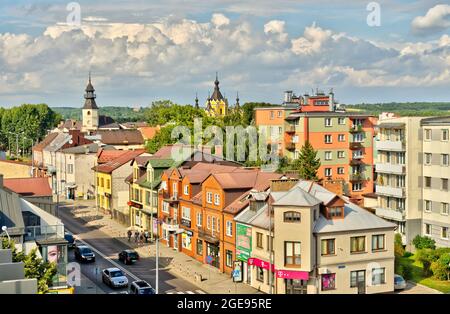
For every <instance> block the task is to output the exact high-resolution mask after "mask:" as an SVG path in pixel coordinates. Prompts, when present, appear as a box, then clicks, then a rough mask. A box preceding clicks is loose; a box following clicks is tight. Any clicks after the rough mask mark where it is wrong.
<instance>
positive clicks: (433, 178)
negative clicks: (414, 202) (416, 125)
mask: <svg viewBox="0 0 450 314" xmlns="http://www.w3.org/2000/svg"><path fill="white" fill-rule="evenodd" d="M421 126H422V132H423V133H422V138H423V142H422V147H423V167H422V169H423V181H422V182H421V184H422V186H423V190H422V196H423V205H422V206H423V211H422V213H423V216H422V219H423V225H422V233H423V235H426V236H429V237H431V238H432V239H434V240H435V241H436V245H437V246H441V247H450V240H449V227H450V216H449V203H450V194H449V180H450V165H449V154H450V141H449V132H450V117H436V118H427V119H422V121H421Z"/></svg>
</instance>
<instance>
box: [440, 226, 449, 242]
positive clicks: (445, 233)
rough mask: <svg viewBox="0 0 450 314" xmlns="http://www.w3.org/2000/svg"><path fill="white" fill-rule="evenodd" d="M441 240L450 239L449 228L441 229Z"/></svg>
mask: <svg viewBox="0 0 450 314" xmlns="http://www.w3.org/2000/svg"><path fill="white" fill-rule="evenodd" d="M441 238H442V239H448V227H442V228H441Z"/></svg>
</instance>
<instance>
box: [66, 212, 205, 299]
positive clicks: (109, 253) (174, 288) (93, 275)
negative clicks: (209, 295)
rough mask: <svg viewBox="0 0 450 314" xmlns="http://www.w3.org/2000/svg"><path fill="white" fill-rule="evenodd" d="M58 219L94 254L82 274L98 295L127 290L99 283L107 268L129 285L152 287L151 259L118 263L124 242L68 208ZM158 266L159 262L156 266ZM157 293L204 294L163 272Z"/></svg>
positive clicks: (71, 260)
mask: <svg viewBox="0 0 450 314" xmlns="http://www.w3.org/2000/svg"><path fill="white" fill-rule="evenodd" d="M59 209H60V210H59V218H61V219H62V221H63V223H64V225H65V227H66V230H67V231H69V232H71V233H73V234H74V235H75V236H76V238H77V240H78V242H85V243H86V244H87V245H88V246H89V247H91V248H92V250H93V251H94V253H95V255H96V261H95V263H91V264H82V265H81V272H82V274H83V275H84V276H85V277H87V278H89V280H90V281H92V282H93V283H95V284H96V285H97V287H96V288H95V289H96V290H97V291H102V293H114V292H121V291H126V290H127V289H125V288H123V289H111V288H109V287H108V286H106V285H105V284H103V283H102V280H101V271H102V270H103V269H105V268H108V267H119V268H121V269H122V270H123V271H124V273H125V274H126V275H127V277H128V280H129V282H130V283H131V282H133V281H135V280H145V281H147V282H148V283H150V284H151V285H152V286H153V287H155V277H156V274H155V259H154V258H141V259H140V260H139V261H138V262H136V263H135V264H133V265H124V264H123V263H122V262H119V261H118V256H117V255H118V253H119V252H120V251H121V250H124V249H128V248H130V247H128V246H127V245H126V244H125V243H123V242H121V241H120V240H118V239H115V238H111V237H110V236H108V235H107V234H105V233H104V232H102V231H100V230H97V229H96V228H95V227H93V226H86V225H85V222H84V221H83V220H82V219H80V218H75V217H73V215H72V213H71V209H72V207H71V206H70V207H69V206H64V205H62V206H60V208H59ZM68 254H69V258H68V260H69V262H73V261H75V259H74V253H73V250H69V253H68ZM160 264H161V263H160ZM159 292H160V293H179V294H181V293H184V294H199V293H204V292H203V291H201V290H199V288H198V287H196V286H195V285H193V284H191V283H190V282H188V281H186V280H183V279H180V278H177V277H174V276H173V275H172V274H170V273H169V272H167V271H164V270H161V268H160V271H159Z"/></svg>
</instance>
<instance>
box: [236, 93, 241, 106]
mask: <svg viewBox="0 0 450 314" xmlns="http://www.w3.org/2000/svg"><path fill="white" fill-rule="evenodd" d="M235 108H236V109H237V110H239V109H240V105H239V92H237V93H236V105H235Z"/></svg>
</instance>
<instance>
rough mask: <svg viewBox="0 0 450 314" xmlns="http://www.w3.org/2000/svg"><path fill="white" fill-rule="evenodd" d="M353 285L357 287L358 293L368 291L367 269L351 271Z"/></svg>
mask: <svg viewBox="0 0 450 314" xmlns="http://www.w3.org/2000/svg"><path fill="white" fill-rule="evenodd" d="M351 281H352V286H353V287H356V288H357V291H358V294H365V293H366V271H365V270H358V271H352V272H351Z"/></svg>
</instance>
